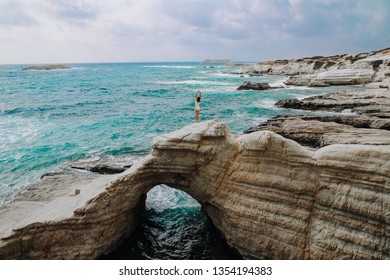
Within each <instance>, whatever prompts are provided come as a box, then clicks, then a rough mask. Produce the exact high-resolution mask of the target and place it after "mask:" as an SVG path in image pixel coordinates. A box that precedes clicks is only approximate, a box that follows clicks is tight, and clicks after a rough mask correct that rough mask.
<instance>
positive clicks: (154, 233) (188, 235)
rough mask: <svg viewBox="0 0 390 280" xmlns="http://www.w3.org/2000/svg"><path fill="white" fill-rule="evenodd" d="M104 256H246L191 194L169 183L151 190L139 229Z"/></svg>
mask: <svg viewBox="0 0 390 280" xmlns="http://www.w3.org/2000/svg"><path fill="white" fill-rule="evenodd" d="M103 259H122V260H125V259H127V260H145V259H160V260H167V259H170V260H179V259H181V260H184V259H187V260H205V259H209V260H210V259H219V260H222V259H235V260H237V259H242V257H241V256H240V254H239V253H238V252H237V251H236V250H235V249H234V248H231V247H230V246H229V245H228V244H227V242H226V240H225V238H224V237H223V235H222V233H221V232H220V231H219V230H218V229H217V228H216V227H215V226H214V224H213V223H212V221H211V219H210V218H209V217H208V216H207V214H206V212H205V211H204V210H203V209H202V207H201V205H200V204H199V203H198V202H197V201H196V200H195V199H194V198H193V197H191V196H190V195H189V194H188V193H186V192H184V191H180V190H178V189H174V188H171V187H169V186H167V185H157V186H155V187H153V188H152V189H150V190H149V192H148V193H147V196H146V200H145V208H144V210H143V213H142V214H141V217H140V222H139V224H138V226H137V229H136V230H135V232H134V233H133V234H132V235H131V236H130V237H129V238H127V239H126V240H125V241H124V242H123V243H122V244H121V245H120V246H118V248H117V249H116V250H114V251H113V252H111V253H109V254H107V255H105V256H104V257H103Z"/></svg>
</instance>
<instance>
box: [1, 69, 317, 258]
mask: <svg viewBox="0 0 390 280" xmlns="http://www.w3.org/2000/svg"><path fill="white" fill-rule="evenodd" d="M67 65H68V66H70V67H71V68H70V69H66V70H50V71H42V70H41V71H38V70H32V71H26V70H23V68H25V67H27V66H31V65H0V206H3V205H5V204H7V203H9V202H10V201H12V200H13V199H14V198H15V196H16V195H17V194H18V193H19V192H20V191H21V190H23V189H24V188H26V187H27V186H29V185H31V184H34V183H36V182H38V181H39V180H40V177H41V176H42V174H45V173H47V172H53V171H56V172H58V171H61V168H63V166H64V165H63V164H64V163H65V162H69V161H72V160H77V159H90V158H104V157H111V158H114V159H115V157H116V156H124V155H130V156H136V157H142V156H144V155H146V154H148V153H149V152H150V150H151V148H150V142H151V141H152V139H153V138H154V137H156V136H157V135H160V134H163V133H167V132H171V131H174V130H177V129H179V128H181V127H183V126H186V125H188V124H191V123H193V122H195V115H194V98H195V94H196V92H197V91H201V92H202V102H201V113H200V119H201V121H205V120H212V119H217V120H219V121H222V122H226V123H227V124H228V126H229V129H230V133H231V134H233V135H240V134H242V133H243V131H244V130H245V129H248V128H250V127H252V126H256V125H258V124H259V123H260V122H263V121H266V120H267V119H269V118H272V117H275V116H277V115H281V114H300V113H302V112H301V111H299V110H290V109H282V108H277V107H275V106H274V103H275V102H276V101H277V100H279V99H282V98H304V97H307V96H311V95H319V94H322V93H324V89H318V88H305V87H287V88H279V89H273V90H265V91H252V90H250V91H238V90H237V88H238V87H239V86H240V85H241V84H242V83H243V82H244V81H254V82H268V83H269V84H270V85H271V86H275V87H276V86H281V85H283V81H285V80H286V79H287V78H286V77H283V76H271V75H264V76H258V77H247V76H243V77H242V76H241V75H235V74H229V73H230V72H232V71H236V70H237V68H235V67H232V66H228V65H224V64H210V63H207V64H206V63H199V62H181V63H177V62H175V63H101V64H67ZM104 258H106V259H239V258H240V255H239V254H238V253H237V252H236V251H235V250H234V249H233V248H230V247H229V245H228V244H227V243H226V241H225V240H224V238H223V236H222V235H221V234H220V232H218V230H217V229H216V228H215V227H214V226H213V224H212V223H211V222H210V220H209V218H208V217H207V215H206V214H205V213H204V211H203V210H202V208H201V206H200V205H199V204H198V203H197V202H196V201H195V200H194V199H193V198H192V197H190V196H189V195H188V194H186V193H184V192H181V191H179V190H176V189H172V188H170V187H169V186H165V185H159V186H156V187H154V188H153V189H151V190H150V191H149V193H148V194H147V200H146V207H145V211H144V213H143V219H142V223H141V224H140V225H139V228H138V230H137V234H136V235H135V236H133V237H131V238H129V240H127V241H126V242H125V243H124V244H123V246H120V248H118V250H116V251H115V252H113V253H111V254H109V255H107V256H104Z"/></svg>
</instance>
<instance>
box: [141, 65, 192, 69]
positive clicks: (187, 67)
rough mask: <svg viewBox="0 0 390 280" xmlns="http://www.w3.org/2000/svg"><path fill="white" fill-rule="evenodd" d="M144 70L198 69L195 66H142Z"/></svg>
mask: <svg viewBox="0 0 390 280" xmlns="http://www.w3.org/2000/svg"><path fill="white" fill-rule="evenodd" d="M142 67H145V68H171V69H193V68H198V67H197V66H186V65H143V66H142Z"/></svg>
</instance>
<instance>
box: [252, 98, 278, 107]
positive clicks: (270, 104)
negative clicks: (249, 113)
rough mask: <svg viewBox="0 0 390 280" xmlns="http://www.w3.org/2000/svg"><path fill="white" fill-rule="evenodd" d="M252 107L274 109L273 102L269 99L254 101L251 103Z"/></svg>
mask: <svg viewBox="0 0 390 280" xmlns="http://www.w3.org/2000/svg"><path fill="white" fill-rule="evenodd" d="M253 105H255V106H258V107H261V108H267V109H273V108H276V106H275V100H271V99H263V100H261V101H256V102H254V103H253Z"/></svg>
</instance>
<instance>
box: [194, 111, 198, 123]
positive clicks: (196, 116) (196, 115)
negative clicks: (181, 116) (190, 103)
mask: <svg viewBox="0 0 390 280" xmlns="http://www.w3.org/2000/svg"><path fill="white" fill-rule="evenodd" d="M195 118H196V122H199V111H198V110H195Z"/></svg>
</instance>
